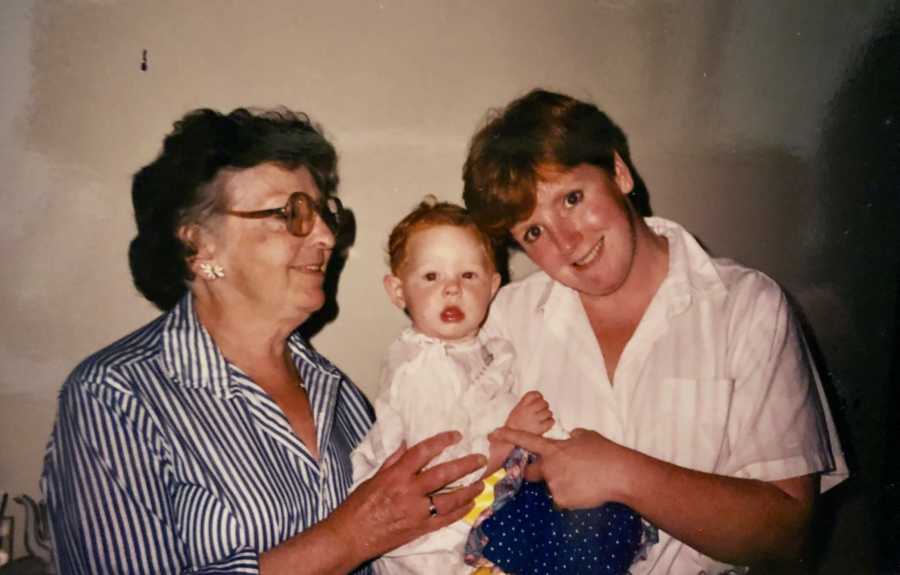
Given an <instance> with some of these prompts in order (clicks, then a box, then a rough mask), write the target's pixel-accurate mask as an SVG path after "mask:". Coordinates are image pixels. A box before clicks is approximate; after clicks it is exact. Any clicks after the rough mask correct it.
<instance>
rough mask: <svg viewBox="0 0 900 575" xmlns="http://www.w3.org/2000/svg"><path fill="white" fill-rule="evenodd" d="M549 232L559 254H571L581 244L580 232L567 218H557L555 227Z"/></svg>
mask: <svg viewBox="0 0 900 575" xmlns="http://www.w3.org/2000/svg"><path fill="white" fill-rule="evenodd" d="M549 231H550V236H551V237H552V238H553V243H554V244H556V249H557V250H559V253H560V254H563V255H570V254H572V253H573V252H574V251H575V248H577V247H578V244H579V242H581V232H580V231H579V229H578V227H577V226H576V225H575V223H574V222H572V221H571V220H570V219H569V218H557V220H556V222H555V225H554V226H553V228H552V229H551V230H549Z"/></svg>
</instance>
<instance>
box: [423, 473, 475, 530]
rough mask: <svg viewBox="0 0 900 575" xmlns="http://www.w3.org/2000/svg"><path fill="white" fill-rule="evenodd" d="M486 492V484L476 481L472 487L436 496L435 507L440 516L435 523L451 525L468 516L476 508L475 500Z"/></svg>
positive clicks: (435, 519)
mask: <svg viewBox="0 0 900 575" xmlns="http://www.w3.org/2000/svg"><path fill="white" fill-rule="evenodd" d="M483 490H484V483H482V482H481V481H476V482H475V483H473V484H472V485H469V486H467V487H464V488H462V489H457V490H456V491H452V492H449V493H443V494H441V495H435V496H434V506H435V507H436V508H437V510H438V514H437V515H436V516H435V517H433V518H432V519H433V521H435V522H437V523H439V524H440V525H441V526H443V525H449V524H450V523H453V522H454V521H458V520H459V519H462V518H463V517H465V516H466V514H468V513H469V511H471V510H472V508H473V507H474V506H475V498H476V497H478V495H479V494H481V492H482V491H483Z"/></svg>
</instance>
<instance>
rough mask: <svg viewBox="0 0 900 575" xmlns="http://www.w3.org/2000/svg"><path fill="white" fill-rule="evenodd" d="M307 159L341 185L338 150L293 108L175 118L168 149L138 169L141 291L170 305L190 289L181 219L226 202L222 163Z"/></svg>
mask: <svg viewBox="0 0 900 575" xmlns="http://www.w3.org/2000/svg"><path fill="white" fill-rule="evenodd" d="M269 162H272V163H276V164H279V165H281V166H283V167H285V168H286V169H290V170H293V169H296V168H299V167H301V166H303V167H306V168H307V169H308V170H309V171H310V173H311V174H312V176H313V179H314V180H315V182H316V185H317V186H318V188H319V191H320V192H321V193H322V194H323V195H330V194H334V193H335V192H336V190H337V183H338V176H337V154H336V152H335V150H334V146H332V145H331V144H330V143H329V142H328V140H326V139H325V137H324V135H323V134H322V131H321V129H320V128H319V127H318V126H316V125H315V124H313V123H312V122H311V121H310V119H309V117H308V116H306V114H303V113H299V112H292V111H289V110H286V109H277V110H261V111H257V110H249V109H246V108H238V109H236V110H234V111H232V112H231V113H229V114H227V115H225V114H222V113H219V112H217V111H215V110H210V109H206V108H204V109H198V110H194V111H192V112H189V113H188V114H186V115H185V116H184V117H183V118H181V119H180V120H179V121H177V122H175V124H174V129H173V130H172V132H171V133H170V134H168V135H167V136H166V138H165V140H163V148H162V152H160V154H159V156H158V157H157V158H156V159H155V160H154V161H153V162H151V163H150V164H148V165H146V166H144V167H143V168H141V169H140V170H139V171H138V172H137V173H136V174H135V175H134V180H133V182H132V187H131V198H132V202H133V204H134V218H135V222H136V223H137V235H136V236H135V238H134V239H133V240H132V241H131V245H130V246H129V250H128V261H129V264H130V266H131V275H132V278H133V280H134V285H135V287H137V289H138V291H140V292H141V294H143V296H144V297H146V298H147V299H148V300H150V301H151V302H153V303H154V304H155V305H156V306H157V307H158V308H160V309H161V310H163V311H166V310H169V309H172V308H173V307H174V306H175V304H177V303H178V300H180V299H181V298H182V296H184V294H185V293H187V290H188V282H190V281H191V280H192V279H193V274H192V272H191V270H190V268H189V266H188V260H189V258H190V257H191V256H193V255H194V254H195V253H196V251H195V250H194V248H193V247H192V246H189V245H186V244H185V243H184V242H182V241H181V239H180V238H179V237H178V230H179V228H180V227H181V226H183V225H186V224H190V223H199V222H202V221H204V219H206V218H207V217H209V216H210V215H211V214H212V213H213V212H214V211H215V210H216V209H217V208H218V207H220V202H221V201H222V199H221V198H219V197H218V190H217V189H216V186H212V185H210V184H211V183H212V181H213V180H214V179H215V178H216V176H217V175H218V174H219V173H220V171H221V170H223V169H226V168H232V169H238V170H240V169H246V168H252V167H254V166H258V165H260V164H264V163H269Z"/></svg>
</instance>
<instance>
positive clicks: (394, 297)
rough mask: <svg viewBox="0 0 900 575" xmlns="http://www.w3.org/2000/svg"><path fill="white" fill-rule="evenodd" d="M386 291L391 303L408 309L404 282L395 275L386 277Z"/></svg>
mask: <svg viewBox="0 0 900 575" xmlns="http://www.w3.org/2000/svg"><path fill="white" fill-rule="evenodd" d="M384 291H385V293H387V296H388V298H390V300H391V303H393V304H394V305H395V306H397V307H398V308H400V309H404V310H405V309H406V296H404V294H403V280H401V279H400V278H398V277H397V276H395V275H391V274H388V275H386V276H384Z"/></svg>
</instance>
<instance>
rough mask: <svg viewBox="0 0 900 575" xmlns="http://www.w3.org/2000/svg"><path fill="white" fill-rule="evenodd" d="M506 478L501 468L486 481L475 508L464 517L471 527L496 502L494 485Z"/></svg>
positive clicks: (504, 471)
mask: <svg viewBox="0 0 900 575" xmlns="http://www.w3.org/2000/svg"><path fill="white" fill-rule="evenodd" d="M504 477H506V470H505V469H503V468H502V467H501V468H500V469H498V470H497V471H495V472H494V473H492V474H491V476H490V477H486V478H485V479H484V489H483V490H482V491H481V493H480V494H479V495H478V497H476V498H475V507H473V508H472V510H471V511H469V513H468V514H467V515H466V516H465V517H463V521H465V522H466V523H468V524H469V525H474V524H475V520H476V519H478V516H479V515H481V512H482V511H484V510H485V509H487V508H488V507H490V506H491V503H493V502H494V485H495V484H496V483H497V482H498V481H500V480H501V479H503V478H504ZM476 573H477V571H476Z"/></svg>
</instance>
